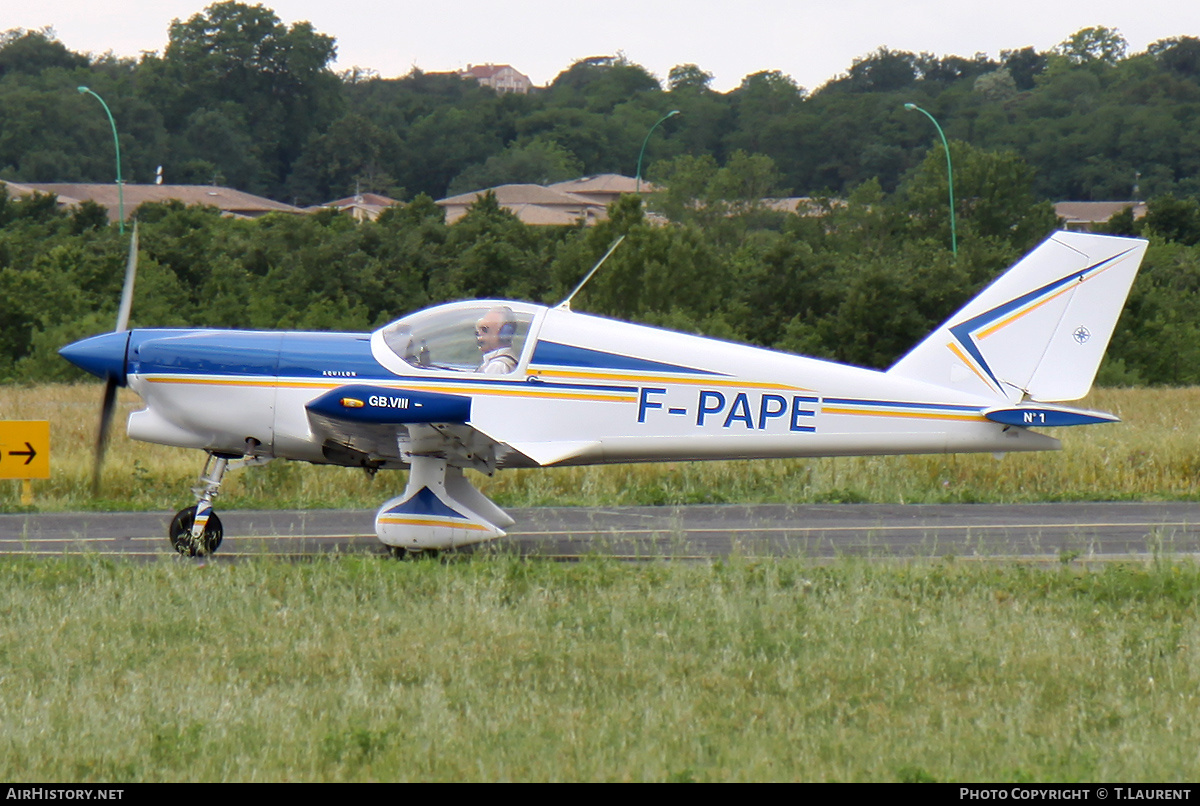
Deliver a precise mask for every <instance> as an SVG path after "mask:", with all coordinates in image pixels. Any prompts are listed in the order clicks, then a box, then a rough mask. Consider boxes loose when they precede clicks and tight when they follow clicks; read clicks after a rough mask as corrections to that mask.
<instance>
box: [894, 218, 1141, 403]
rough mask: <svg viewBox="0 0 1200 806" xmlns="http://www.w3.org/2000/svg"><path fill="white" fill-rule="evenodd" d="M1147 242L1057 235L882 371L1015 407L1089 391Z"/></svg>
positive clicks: (1133, 239)
mask: <svg viewBox="0 0 1200 806" xmlns="http://www.w3.org/2000/svg"><path fill="white" fill-rule="evenodd" d="M1146 243H1147V242H1146V241H1144V240H1140V239H1136V238H1117V237H1113V236H1110V235H1092V234H1087V233H1079V232H1057V233H1055V234H1054V235H1052V236H1051V237H1050V238H1048V239H1047V240H1046V241H1044V242H1043V243H1042V244H1041V245H1040V246H1038V248H1037V249H1035V250H1034V251H1032V252H1030V253H1029V254H1028V255H1026V256H1025V257H1024V258H1023V259H1021V260H1020V261H1019V262H1018V263H1017V264H1016V265H1014V266H1013V267H1012V268H1011V269H1009V270H1008V271H1007V272H1005V273H1004V274H1003V275H1001V276H1000V277H999V278H998V279H997V280H996V281H995V282H993V283H992V284H991V285H990V286H988V287H987V288H985V289H984V290H983V291H982V292H981V293H980V294H979V296H977V297H975V299H973V300H971V301H970V302H968V303H967V305H966V306H965V307H964V308H963V309H962V310H961V311H959V312H958V313H956V314H955V315H954V316H952V317H950V319H949V320H948V321H947V322H946V323H945V324H943V325H942V326H941V327H940V328H938V329H937V330H935V331H934V332H933V334H932V335H930V336H929V337H928V338H926V339H925V340H924V341H922V342H921V343H920V344H918V345H917V346H916V347H915V348H913V350H912V351H911V352H909V353H908V355H906V356H904V357H903V358H901V359H900V360H899V361H897V362H896V364H895V365H893V366H892V368H891V369H889V370H888V374H890V375H896V376H899V377H904V378H910V379H912V380H918V381H924V382H927V383H934V384H937V385H939V386H948V387H952V388H955V389H960V390H963V391H967V392H971V393H974V394H980V395H985V396H989V397H992V398H995V399H997V400H1006V401H1008V402H1010V403H1017V402H1019V401H1021V400H1023V399H1028V400H1035V401H1062V400H1078V399H1079V398H1081V397H1083V396H1084V395H1086V394H1087V393H1088V391H1089V390H1090V389H1091V387H1092V381H1093V380H1094V379H1095V377H1096V370H1097V369H1098V368H1099V366H1100V360H1101V359H1102V358H1103V357H1104V351H1105V349H1106V348H1107V347H1108V341H1109V339H1110V338H1111V337H1112V333H1113V329H1114V328H1115V327H1116V324H1117V318H1118V317H1119V316H1120V314H1121V309H1122V308H1123V307H1124V305H1125V298H1126V297H1127V296H1128V295H1129V288H1130V286H1131V285H1132V283H1133V278H1134V276H1135V275H1136V274H1137V270H1138V267H1139V266H1140V265H1141V262H1142V257H1143V256H1144V255H1145V253H1146Z"/></svg>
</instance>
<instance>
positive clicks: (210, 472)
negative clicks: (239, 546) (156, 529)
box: [167, 453, 230, 557]
mask: <svg viewBox="0 0 1200 806" xmlns="http://www.w3.org/2000/svg"><path fill="white" fill-rule="evenodd" d="M229 458H230V457H228V456H220V455H216V454H211V453H210V454H209V455H208V459H207V460H206V461H205V463H204V470H203V472H201V474H200V484H199V486H198V487H195V488H194V489H193V490H192V492H194V493H195V494H196V504H195V506H190V507H187V508H186V509H181V510H179V511H178V512H176V513H175V517H174V518H172V519H171V526H170V528H169V529H168V530H167V537H168V538H170V540H171V545H172V546H174V547H175V550H176V551H178V552H179V553H180V554H184V555H186V556H188V557H195V556H198V555H208V554H212V553H213V552H214V551H216V550H217V546H219V545H221V538H222V537H224V536H225V530H224V529H222V528H221V519H220V518H218V517H217V513H215V512H213V507H212V500H213V499H214V498H216V496H217V493H218V492H219V491H220V489H221V479H223V478H224V477H225V470H226V469H227V468H228V467H229Z"/></svg>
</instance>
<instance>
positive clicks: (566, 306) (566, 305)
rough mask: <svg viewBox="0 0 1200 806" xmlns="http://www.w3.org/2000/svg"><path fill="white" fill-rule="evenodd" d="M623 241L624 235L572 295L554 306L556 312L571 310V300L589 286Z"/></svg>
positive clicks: (609, 248) (597, 262) (576, 287)
mask: <svg viewBox="0 0 1200 806" xmlns="http://www.w3.org/2000/svg"><path fill="white" fill-rule="evenodd" d="M623 240H625V236H624V235H622V236H621V237H620V238H617V239H616V240H615V241H613V245H612V246H610V247H608V251H607V252H605V253H604V257H602V258H600V259H599V260H597V261H596V265H595V266H592V270H591V271H589V272H588V273H587V276H586V277H584V278H583V279H582V280H580V281H579V285H577V286H575V288H574V289H572V290H571V293H570V294H567V298H566V299H564V300H563V301H562V302H560V303H558V304H557V305H555V306H554V308H555V310H559V311H569V310H571V300H572V299H574V298H575V295H576V294H578V293H579V289H581V288H583V287H584V286H585V285H587V281H588V280H590V279H592V275H593V274H595V273H596V270H597V269H599V268H600V267H601V266H603V265H604V261H606V260H608V256H609V255H611V254H612V253H613V252H615V251H617V247H618V246H620V245H621V241H623Z"/></svg>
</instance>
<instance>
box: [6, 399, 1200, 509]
mask: <svg viewBox="0 0 1200 806" xmlns="http://www.w3.org/2000/svg"><path fill="white" fill-rule="evenodd" d="M100 394H101V391H100V387H99V385H98V384H92V385H78V386H61V385H60V386H39V387H13V386H7V387H0V419H8V420H15V419H48V420H50V422H51V443H52V457H51V463H52V476H53V477H52V478H51V479H50V480H49V481H38V482H34V485H33V488H34V508H36V509H39V510H46V511H64V510H66V511H70V510H82V509H106V510H107V509H136V510H171V511H173V510H175V509H178V508H179V507H181V506H183V505H185V504H188V503H191V500H190V498H189V490H190V489H191V487H192V485H193V484H194V483H195V479H196V476H197V475H198V474H199V472H200V467H201V465H202V462H203V457H202V455H201V454H200V453H199V452H197V451H186V450H182V449H174V448H165V447H163V446H158V445H149V444H146V443H140V442H133V441H131V440H129V439H127V438H126V437H125V435H124V424H125V420H126V419H127V416H128V413H129V412H130V411H133V410H135V409H136V408H140V404H139V402H138V400H137V398H136V397H135V396H133V395H131V394H128V393H126V395H125V396H123V397H122V398H121V410H120V412H119V413H118V415H117V417H116V418H115V423H114V434H113V439H112V444H111V446H110V449H109V454H108V461H107V463H106V465H105V471H104V476H103V483H102V486H101V494H100V497H99V498H93V497H92V496H91V491H90V474H91V466H92V464H91V462H92V460H91V456H92V445H93V444H94V441H95V436H94V434H95V428H96V420H97V416H98V410H99V405H100ZM1082 405H1084V406H1091V407H1095V408H1100V409H1104V410H1107V411H1112V412H1114V413H1116V414H1118V415H1119V416H1121V417H1122V418H1123V420H1124V422H1122V423H1118V424H1115V425H1100V426H1089V427H1083V428H1061V429H1047V431H1048V432H1050V433H1053V434H1054V435H1055V436H1057V437H1059V438H1061V439H1062V440H1063V442H1064V450H1062V451H1060V452H1055V453H1036V454H1013V455H1009V456H1006V457H1004V458H1003V459H996V458H994V457H992V456H990V455H935V456H902V457H861V458H837V459H792V460H774V461H752V462H702V463H668V464H652V465H624V466H614V467H588V468H560V469H551V470H528V471H525V470H517V471H502V472H500V473H498V474H497V475H496V476H495V477H494V478H490V479H489V478H486V477H481V476H478V475H476V474H471V475H472V478H473V480H474V481H476V482H477V483H478V486H479V487H480V489H482V490H483V491H484V492H485V493H486V494H488V495H489V496H491V497H492V498H493V499H494V500H495V501H496V502H497V503H499V504H500V505H501V506H540V505H549V504H560V505H593V506H594V505H601V504H680V503H733V502H739V503H752V502H785V503H815V502H872V503H888V502H891V503H897V502H908V503H939V502H963V503H967V502H996V503H1002V502H1030V501H1057V500H1161V499H1195V498H1198V497H1200V472H1198V471H1200V429H1197V428H1195V425H1194V424H1195V412H1198V411H1200V389H1197V388H1187V389H1113V390H1103V389H1102V390H1097V391H1096V392H1094V393H1093V394H1092V396H1091V397H1090V398H1089V399H1087V400H1085V401H1083V402H1082ZM403 486H404V475H403V474H398V473H380V474H379V475H378V476H376V478H375V479H373V480H372V479H369V478H368V477H367V476H366V475H365V474H364V473H362V472H361V471H358V470H352V469H348V468H335V467H315V466H311V465H303V464H297V463H294V462H274V463H271V464H269V465H267V466H265V467H259V468H248V469H245V470H243V471H238V472H234V473H231V474H230V475H229V476H227V478H226V483H225V485H224V487H223V489H222V496H221V499H220V501H219V502H218V507H219V508H223V509H229V508H273V507H305V508H311V507H362V508H374V507H376V506H378V505H379V504H380V503H381V502H382V501H384V500H386V499H387V498H389V497H391V496H393V495H396V494H397V493H398V491H400V490H401V489H403ZM21 509H23V507H22V506H21V503H20V487H19V483H18V482H0V511H8V512H11V511H20V510H21Z"/></svg>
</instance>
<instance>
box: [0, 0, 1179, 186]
mask: <svg viewBox="0 0 1200 806" xmlns="http://www.w3.org/2000/svg"><path fill="white" fill-rule="evenodd" d="M1127 50H1128V48H1127V44H1126V42H1125V40H1124V39H1123V38H1122V37H1121V35H1120V33H1119V32H1117V31H1114V30H1111V29H1106V28H1086V29H1083V30H1082V31H1079V32H1077V33H1075V34H1074V35H1072V36H1070V37H1068V38H1067V39H1066V40H1064V41H1063V42H1062V43H1061V44H1060V45H1058V46H1057V47H1055V48H1053V49H1051V50H1049V51H1044V52H1039V51H1035V50H1034V49H1032V48H1022V49H1014V50H1008V51H1003V52H1002V53H1001V54H1000V56H999V57H998V58H991V57H989V56H987V55H983V54H979V55H975V56H972V57H969V58H968V57H960V56H953V55H948V56H935V55H933V54H928V53H919V54H914V53H910V52H907V51H901V50H891V49H888V48H880V49H878V50H876V51H874V52H872V53H869V54H866V55H864V56H862V57H860V58H857V59H855V60H854V61H853V63H852V64H851V65H850V66H849V67H848V68H847V70H846V71H845V73H843V74H841V75H839V76H837V77H835V78H833V79H831V80H830V81H829V82H827V83H826V84H824V85H823V86H821V87H817V88H811V89H810V88H804V87H801V86H798V85H797V83H796V82H795V81H794V80H793V79H792V78H791V77H790V76H787V75H786V74H783V73H781V72H778V71H769V70H768V71H763V72H758V73H755V74H752V75H749V76H746V77H745V79H744V80H743V81H742V82H741V84H740V86H738V87H737V88H736V89H734V90H732V91H730V92H726V93H719V92H715V91H713V90H712V89H711V86H710V85H711V82H712V76H711V74H709V73H707V72H706V71H705V70H704V69H703V68H702V67H701V66H698V65H694V64H683V65H678V66H676V67H674V68H672V69H671V70H670V72H669V74H668V75H667V76H666V78H665V80H660V79H659V78H658V77H656V76H654V75H652V74H650V73H649V72H648V71H646V70H645V69H643V68H642V67H640V66H639V65H637V64H633V63H631V62H629V61H627V60H625V59H623V58H611V59H595V58H591V59H584V60H581V61H579V62H577V63H575V64H573V65H570V66H569V67H567V68H566V69H564V70H563V72H562V73H561V74H559V75H558V76H557V78H556V79H555V80H554V81H553V82H552V83H551V84H550V85H549V86H548V87H546V88H543V89H540V90H539V91H537V92H534V93H531V94H529V95H505V94H497V93H496V92H494V91H492V90H490V89H488V88H484V87H480V86H478V85H477V84H476V83H475V82H474V81H473V80H464V79H461V78H459V77H458V76H457V75H453V74H432V73H422V72H420V71H418V70H413V71H412V73H411V74H409V75H407V76H405V77H403V78H395V79H384V78H381V77H379V76H377V75H375V74H373V73H372V72H371V71H370V70H369V69H359V68H355V69H352V70H348V71H345V72H343V73H341V74H335V73H334V72H333V71H332V70H331V68H330V64H331V62H332V60H333V58H334V55H335V54H336V41H335V39H334V38H333V37H332V36H330V35H328V34H324V33H321V32H318V31H316V30H315V29H314V28H313V27H312V26H311V25H310V24H309V23H296V24H294V25H291V26H287V25H284V24H283V23H282V22H281V21H280V20H279V18H278V17H277V16H276V15H275V13H274V12H273V11H271V10H270V9H268V8H264V7H262V6H252V5H247V4H243V3H239V2H219V3H216V4H213V5H210V6H208V7H207V8H205V9H204V10H202V11H200V12H198V13H196V14H195V15H193V16H192V17H190V18H189V19H187V20H176V21H174V22H173V23H171V24H170V26H169V28H168V30H167V42H166V45H165V47H164V48H163V50H162V52H161V53H150V54H145V55H143V56H142V57H141V58H139V59H136V60H133V59H122V58H117V57H114V56H111V55H103V56H90V55H84V54H79V53H74V52H72V51H70V50H69V49H68V48H66V47H65V46H63V45H62V44H61V43H60V42H58V41H57V40H56V39H55V38H54V36H53V32H52V31H50V30H41V31H24V30H12V31H8V32H7V33H4V34H2V35H0V178H3V179H11V180H14V181H27V182H51V181H89V182H100V181H111V180H112V179H113V178H114V177H113V160H112V156H113V155H112V151H111V147H110V143H111V134H110V132H109V130H108V121H107V118H106V117H105V116H104V115H103V114H102V113H101V112H100V110H98V109H97V108H96V104H95V101H94V99H91V98H90V97H87V96H83V95H80V94H79V93H77V92H76V87H78V86H89V87H91V88H92V89H93V90H95V91H96V92H97V93H98V94H100V95H101V96H102V97H103V98H104V99H105V100H106V101H107V103H108V104H109V106H110V107H111V109H112V112H113V115H114V117H115V119H116V121H117V125H118V129H119V131H120V140H121V145H122V156H123V159H124V164H125V175H126V179H127V180H128V181H140V182H148V181H151V180H152V177H153V176H154V175H155V171H156V168H157V167H158V166H159V165H162V166H164V173H165V176H166V181H168V182H171V183H200V184H208V183H214V182H215V183H218V184H225V185H229V186H232V187H236V188H239V189H242V190H247V191H250V192H254V193H259V194H263V195H267V196H270V197H272V198H276V199H279V200H281V201H288V202H295V203H299V204H315V203H321V202H325V201H329V200H331V199H334V198H339V197H342V196H345V195H349V194H351V193H353V192H355V190H362V191H375V192H381V193H386V194H389V195H392V196H394V197H396V198H400V199H411V198H415V197H416V196H417V195H419V194H421V193H424V194H426V195H429V196H431V197H433V198H435V199H436V198H440V197H442V196H445V195H447V194H449V193H452V192H459V191H466V190H474V189H478V188H482V187H489V186H494V185H496V184H499V183H503V182H548V181H556V180H561V179H569V178H574V177H577V176H580V175H588V174H596V173H605V172H617V173H625V174H633V173H634V172H635V170H636V162H637V157H638V154H639V149H640V147H641V144H642V142H643V139H644V137H645V135H646V133H647V131H649V129H650V127H651V126H653V125H654V124H655V122H657V121H658V120H660V119H661V118H662V117H663V116H664V115H666V114H667V113H668V112H669V111H672V110H678V111H679V112H680V114H678V115H675V116H673V117H672V118H671V119H669V120H667V121H665V122H664V123H663V125H662V126H661V127H660V130H659V131H656V133H655V135H654V137H653V138H651V140H650V142H649V144H648V146H647V159H646V161H645V165H646V166H647V168H648V170H647V171H646V173H645V175H646V176H647V177H648V178H650V179H655V178H656V177H655V173H654V168H653V165H654V163H656V162H662V161H669V160H675V159H679V158H682V157H692V158H697V159H698V158H701V157H707V158H710V159H712V160H714V161H715V162H716V163H717V164H718V165H721V166H724V165H726V164H727V163H728V162H729V160H731V159H733V158H734V157H735V156H736V155H738V154H747V155H761V156H765V157H768V158H770V160H771V161H772V164H773V166H774V168H775V174H774V176H773V179H774V183H773V185H772V186H771V187H769V188H766V190H767V192H770V193H772V194H774V195H787V194H793V195H821V194H827V195H832V196H837V195H844V194H846V193H848V192H849V191H850V190H852V189H853V188H856V187H858V186H859V185H861V184H862V183H863V182H866V181H868V180H870V179H872V178H876V179H878V181H879V183H880V185H881V187H882V188H883V189H884V190H885V191H886V192H888V193H891V192H894V191H895V190H896V189H897V188H899V187H900V186H901V184H902V183H903V181H904V178H905V176H906V175H907V174H908V173H910V172H912V171H914V170H915V169H916V168H917V166H918V165H919V164H920V162H921V161H922V160H923V159H924V156H925V153H926V152H927V150H928V148H929V146H930V144H931V143H932V142H933V140H934V136H935V135H934V132H933V130H932V128H931V126H930V124H929V122H928V120H927V119H925V118H924V116H923V115H920V114H915V113H913V112H909V111H906V110H905V107H904V104H905V103H913V104H917V105H919V106H921V107H922V108H924V109H926V110H928V111H929V112H930V113H932V114H933V115H934V116H935V117H936V118H937V119H938V120H939V121H940V122H941V124H942V126H943V127H944V128H945V130H946V133H947V135H948V136H949V137H951V138H954V139H959V140H962V141H964V142H969V143H971V144H972V145H974V146H976V147H980V148H985V149H990V150H1002V149H1011V150H1012V151H1014V152H1016V153H1017V154H1018V155H1019V156H1020V157H1021V158H1022V159H1024V160H1025V161H1026V162H1027V163H1028V164H1029V165H1030V166H1031V167H1032V168H1033V171H1034V183H1033V190H1034V192H1035V193H1036V194H1037V195H1038V196H1039V197H1041V198H1047V199H1054V200H1061V199H1078V200H1088V199H1097V200H1098V199H1110V198H1120V199H1124V198H1132V197H1135V196H1137V197H1141V198H1153V197H1156V196H1161V195H1165V194H1174V195H1175V196H1179V197H1195V196H1197V195H1200V184H1198V182H1200V180H1198V179H1197V174H1198V169H1200V125H1197V124H1198V123H1200V40H1198V39H1196V38H1194V37H1188V36H1180V37H1174V38H1169V39H1164V40H1161V41H1159V42H1156V43H1154V44H1153V45H1151V46H1150V47H1149V48H1148V49H1147V50H1146V51H1145V52H1143V53H1135V54H1130V53H1128V52H1127ZM517 67H518V68H519V67H520V65H517Z"/></svg>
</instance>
